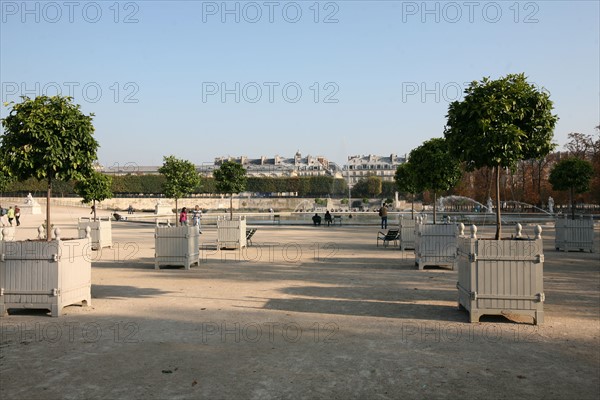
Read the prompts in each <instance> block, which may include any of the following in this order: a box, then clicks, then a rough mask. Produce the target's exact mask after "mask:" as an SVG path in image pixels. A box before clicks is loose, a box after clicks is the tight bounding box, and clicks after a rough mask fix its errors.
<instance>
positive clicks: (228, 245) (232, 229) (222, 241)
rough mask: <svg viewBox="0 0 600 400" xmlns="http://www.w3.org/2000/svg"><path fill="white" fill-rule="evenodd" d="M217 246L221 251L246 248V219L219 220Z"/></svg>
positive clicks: (242, 217)
mask: <svg viewBox="0 0 600 400" xmlns="http://www.w3.org/2000/svg"><path fill="white" fill-rule="evenodd" d="M217 246H218V248H219V249H241V248H243V247H246V217H244V216H241V217H238V218H236V219H233V220H229V219H224V218H219V219H218V220H217Z"/></svg>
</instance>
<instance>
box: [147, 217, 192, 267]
mask: <svg viewBox="0 0 600 400" xmlns="http://www.w3.org/2000/svg"><path fill="white" fill-rule="evenodd" d="M154 238H155V242H154V243H155V254H154V268H155V269H160V266H161V265H182V266H183V267H185V269H190V266H191V265H192V264H198V262H199V261H200V233H199V232H198V227H196V226H187V225H185V226H157V227H156V231H155V233H154Z"/></svg>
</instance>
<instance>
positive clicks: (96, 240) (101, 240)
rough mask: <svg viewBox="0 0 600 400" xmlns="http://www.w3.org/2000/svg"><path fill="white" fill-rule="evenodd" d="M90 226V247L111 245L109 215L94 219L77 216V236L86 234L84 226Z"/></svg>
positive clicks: (94, 248)
mask: <svg viewBox="0 0 600 400" xmlns="http://www.w3.org/2000/svg"><path fill="white" fill-rule="evenodd" d="M88 226H89V227H90V229H91V231H90V234H91V237H92V249H93V250H100V249H101V248H103V247H112V245H113V243H112V223H111V222H110V217H105V218H98V219H97V220H96V221H94V220H93V218H88V217H82V218H79V223H78V225H77V230H78V231H79V238H84V237H85V235H86V232H85V228H86V227H88Z"/></svg>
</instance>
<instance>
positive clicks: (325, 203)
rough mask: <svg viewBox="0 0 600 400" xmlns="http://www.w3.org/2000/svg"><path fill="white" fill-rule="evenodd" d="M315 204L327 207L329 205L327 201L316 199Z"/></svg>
mask: <svg viewBox="0 0 600 400" xmlns="http://www.w3.org/2000/svg"><path fill="white" fill-rule="evenodd" d="M315 203H316V204H318V205H320V206H326V205H327V199H319V198H316V199H315Z"/></svg>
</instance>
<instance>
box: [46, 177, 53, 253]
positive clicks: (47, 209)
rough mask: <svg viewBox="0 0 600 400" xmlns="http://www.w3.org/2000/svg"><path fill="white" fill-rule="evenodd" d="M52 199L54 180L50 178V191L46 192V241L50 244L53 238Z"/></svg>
mask: <svg viewBox="0 0 600 400" xmlns="http://www.w3.org/2000/svg"><path fill="white" fill-rule="evenodd" d="M50 197H52V179H51V178H48V191H47V192H46V240H47V241H48V242H49V241H50V240H51V238H52V236H51V234H50V233H51V231H52V228H51V226H52V225H51V224H50Z"/></svg>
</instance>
